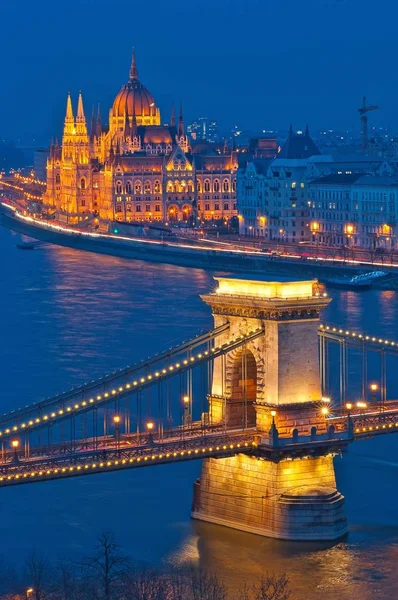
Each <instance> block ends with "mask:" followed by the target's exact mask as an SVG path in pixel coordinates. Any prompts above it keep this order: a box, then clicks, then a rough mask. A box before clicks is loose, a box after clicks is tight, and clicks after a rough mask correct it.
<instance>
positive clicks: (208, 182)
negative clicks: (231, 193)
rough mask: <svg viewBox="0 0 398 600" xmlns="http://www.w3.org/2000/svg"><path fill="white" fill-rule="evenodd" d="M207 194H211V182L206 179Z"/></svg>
mask: <svg viewBox="0 0 398 600" xmlns="http://www.w3.org/2000/svg"><path fill="white" fill-rule="evenodd" d="M205 192H210V180H209V179H205Z"/></svg>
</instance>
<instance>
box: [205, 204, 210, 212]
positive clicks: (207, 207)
mask: <svg viewBox="0 0 398 600" xmlns="http://www.w3.org/2000/svg"><path fill="white" fill-rule="evenodd" d="M205 210H210V204H209V203H208V202H206V204H205Z"/></svg>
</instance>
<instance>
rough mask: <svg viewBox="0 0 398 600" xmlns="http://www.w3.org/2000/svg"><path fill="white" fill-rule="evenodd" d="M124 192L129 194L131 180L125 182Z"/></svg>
mask: <svg viewBox="0 0 398 600" xmlns="http://www.w3.org/2000/svg"><path fill="white" fill-rule="evenodd" d="M126 194H131V181H127V182H126Z"/></svg>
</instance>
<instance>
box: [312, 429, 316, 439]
mask: <svg viewBox="0 0 398 600" xmlns="http://www.w3.org/2000/svg"><path fill="white" fill-rule="evenodd" d="M315 438H316V427H315V426H314V427H311V439H312V440H314V439H315Z"/></svg>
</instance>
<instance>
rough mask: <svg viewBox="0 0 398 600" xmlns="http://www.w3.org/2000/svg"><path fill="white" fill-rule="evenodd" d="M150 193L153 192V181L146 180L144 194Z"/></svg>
mask: <svg viewBox="0 0 398 600" xmlns="http://www.w3.org/2000/svg"><path fill="white" fill-rule="evenodd" d="M150 193H151V182H150V181H146V182H145V183H144V194H150Z"/></svg>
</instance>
